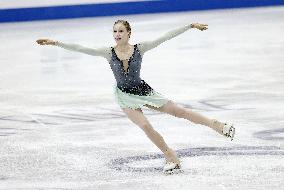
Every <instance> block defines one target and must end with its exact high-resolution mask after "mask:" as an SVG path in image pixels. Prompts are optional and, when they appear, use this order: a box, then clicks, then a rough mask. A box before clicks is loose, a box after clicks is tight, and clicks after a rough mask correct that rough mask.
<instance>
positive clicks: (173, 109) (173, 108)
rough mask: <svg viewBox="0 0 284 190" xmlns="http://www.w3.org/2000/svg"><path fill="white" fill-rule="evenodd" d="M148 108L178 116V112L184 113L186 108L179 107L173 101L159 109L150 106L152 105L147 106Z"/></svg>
mask: <svg viewBox="0 0 284 190" xmlns="http://www.w3.org/2000/svg"><path fill="white" fill-rule="evenodd" d="M146 107H148V108H150V109H153V110H156V111H160V112H164V113H167V114H171V115H174V116H176V115H177V113H178V112H183V111H184V108H183V107H180V106H178V105H177V104H176V103H175V102H173V101H172V100H170V101H168V102H167V103H166V104H165V105H163V106H161V107H159V108H157V107H154V106H150V105H146Z"/></svg>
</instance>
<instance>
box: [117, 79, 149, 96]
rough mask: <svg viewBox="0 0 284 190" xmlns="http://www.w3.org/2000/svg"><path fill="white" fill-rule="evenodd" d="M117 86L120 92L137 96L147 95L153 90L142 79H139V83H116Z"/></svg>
mask: <svg viewBox="0 0 284 190" xmlns="http://www.w3.org/2000/svg"><path fill="white" fill-rule="evenodd" d="M117 88H119V89H120V90H121V91H122V92H126V93H129V94H134V95H139V96H145V95H148V94H150V93H151V92H152V90H153V89H152V88H151V87H150V86H149V85H148V84H147V83H146V82H145V81H144V80H140V82H139V83H136V84H135V83H133V84H132V85H119V84H117Z"/></svg>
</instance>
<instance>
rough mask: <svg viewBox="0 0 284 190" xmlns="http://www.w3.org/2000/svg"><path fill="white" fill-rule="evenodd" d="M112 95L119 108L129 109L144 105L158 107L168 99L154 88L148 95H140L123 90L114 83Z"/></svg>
mask: <svg viewBox="0 0 284 190" xmlns="http://www.w3.org/2000/svg"><path fill="white" fill-rule="evenodd" d="M114 96H115V100H116V102H117V103H118V104H119V106H120V107H121V108H131V109H138V108H141V107H143V106H144V105H151V106H154V107H157V108H159V107H161V106H163V105H165V104H166V103H167V102H168V101H169V99H168V98H166V97H165V96H163V95H162V94H160V93H158V92H156V91H155V90H152V92H151V93H150V94H148V95H145V96H140V95H134V94H130V93H126V92H123V91H121V90H120V89H119V88H118V87H117V86H116V85H114Z"/></svg>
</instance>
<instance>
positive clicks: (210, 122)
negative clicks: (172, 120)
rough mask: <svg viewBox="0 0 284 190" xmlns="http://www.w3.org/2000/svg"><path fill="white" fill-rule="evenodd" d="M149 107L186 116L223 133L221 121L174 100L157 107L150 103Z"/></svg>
mask: <svg viewBox="0 0 284 190" xmlns="http://www.w3.org/2000/svg"><path fill="white" fill-rule="evenodd" d="M146 106H147V107H148V108H151V109H154V110H156V111H160V112H164V113H167V114H170V115H173V116H175V117H179V118H184V119H187V120H189V121H191V122H193V123H196V124H201V125H205V126H208V127H210V128H212V129H214V130H215V131H217V132H218V133H220V134H222V130H223V127H222V125H220V122H219V123H217V121H216V120H214V119H209V118H207V117H205V116H203V115H201V114H199V113H196V112H193V111H191V110H190V109H186V108H183V107H181V106H178V105H177V104H176V103H174V102H173V101H168V102H167V103H166V104H165V105H163V106H161V107H159V108H156V107H153V106H150V105H146Z"/></svg>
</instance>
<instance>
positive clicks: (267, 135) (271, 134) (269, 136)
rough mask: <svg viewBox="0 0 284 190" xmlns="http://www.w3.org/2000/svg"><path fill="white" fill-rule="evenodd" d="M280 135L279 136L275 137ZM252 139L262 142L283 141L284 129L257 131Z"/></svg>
mask: <svg viewBox="0 0 284 190" xmlns="http://www.w3.org/2000/svg"><path fill="white" fill-rule="evenodd" d="M279 134H282V137H281V136H277V135H279ZM253 136H254V137H256V138H259V139H263V140H275V141H284V128H280V129H272V130H264V131H259V132H256V133H254V134H253Z"/></svg>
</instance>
